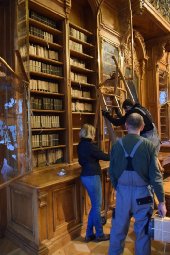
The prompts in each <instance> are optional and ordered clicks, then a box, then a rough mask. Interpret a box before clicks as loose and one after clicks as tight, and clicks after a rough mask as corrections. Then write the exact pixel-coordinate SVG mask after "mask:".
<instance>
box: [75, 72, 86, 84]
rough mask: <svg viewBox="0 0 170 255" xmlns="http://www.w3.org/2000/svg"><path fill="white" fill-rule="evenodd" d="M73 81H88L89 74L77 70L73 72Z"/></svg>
mask: <svg viewBox="0 0 170 255" xmlns="http://www.w3.org/2000/svg"><path fill="white" fill-rule="evenodd" d="M71 81H76V82H80V83H87V76H86V75H83V74H79V73H75V72H71Z"/></svg>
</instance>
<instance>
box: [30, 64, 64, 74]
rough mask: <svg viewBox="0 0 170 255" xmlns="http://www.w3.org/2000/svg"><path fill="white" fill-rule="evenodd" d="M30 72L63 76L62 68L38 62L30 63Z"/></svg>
mask: <svg viewBox="0 0 170 255" xmlns="http://www.w3.org/2000/svg"><path fill="white" fill-rule="evenodd" d="M29 69H30V72H42V73H47V74H52V75H57V76H62V67H61V66H54V65H49V64H46V63H42V62H40V61H36V60H30V61H29Z"/></svg>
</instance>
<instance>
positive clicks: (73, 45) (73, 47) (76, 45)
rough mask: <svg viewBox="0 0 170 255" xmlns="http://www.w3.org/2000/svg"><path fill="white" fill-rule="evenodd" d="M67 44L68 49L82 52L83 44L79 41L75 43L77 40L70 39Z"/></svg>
mask: <svg viewBox="0 0 170 255" xmlns="http://www.w3.org/2000/svg"><path fill="white" fill-rule="evenodd" d="M69 46H70V50H74V51H77V52H80V53H83V45H82V44H81V43H77V42H74V41H72V40H70V41H69Z"/></svg>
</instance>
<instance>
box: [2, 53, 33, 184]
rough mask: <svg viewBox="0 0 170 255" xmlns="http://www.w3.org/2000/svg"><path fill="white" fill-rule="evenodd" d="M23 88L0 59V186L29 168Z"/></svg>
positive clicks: (27, 105)
mask: <svg viewBox="0 0 170 255" xmlns="http://www.w3.org/2000/svg"><path fill="white" fill-rule="evenodd" d="M27 91H28V90H27V85H26V82H24V81H22V80H21V79H20V78H19V77H18V76H17V75H16V74H15V73H14V72H13V71H12V69H10V67H9V66H8V65H7V64H6V62H5V61H4V60H3V59H2V58H0V188H1V187H3V186H5V185H6V184H8V183H9V182H10V181H12V180H13V179H16V178H18V177H20V176H22V175H24V174H25V173H27V172H29V171H30V170H31V158H30V157H31V154H30V150H31V148H30V132H29V97H28V93H27Z"/></svg>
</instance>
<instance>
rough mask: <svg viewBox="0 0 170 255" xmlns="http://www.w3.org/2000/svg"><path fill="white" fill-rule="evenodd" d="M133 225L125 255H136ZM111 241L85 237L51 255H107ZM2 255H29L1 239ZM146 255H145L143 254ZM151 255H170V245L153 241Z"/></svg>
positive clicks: (109, 223)
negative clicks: (93, 240) (85, 238)
mask: <svg viewBox="0 0 170 255" xmlns="http://www.w3.org/2000/svg"><path fill="white" fill-rule="evenodd" d="M110 226H111V221H110V220H108V223H107V224H106V225H105V227H104V229H105V233H109V232H110ZM132 227H133V225H132V224H131V226H130V229H129V233H128V236H127V238H126V245H125V250H124V255H134V240H135V236H134V233H133V228H132ZM108 246H109V241H105V242H100V243H95V242H89V243H85V242H84V236H82V237H78V238H77V239H75V240H73V241H71V242H69V243H68V244H67V245H66V246H64V247H63V248H61V249H59V250H57V251H55V252H54V253H53V254H50V255H107V254H108ZM0 255H28V254H27V253H26V252H24V251H23V250H22V249H20V248H19V247H17V246H16V245H15V244H13V243H12V242H11V241H9V240H8V239H6V238H4V239H0ZM29 255H30V254H29ZM143 255H145V254H143ZM151 255H170V243H169V244H164V243H161V242H157V241H152V253H151Z"/></svg>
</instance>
